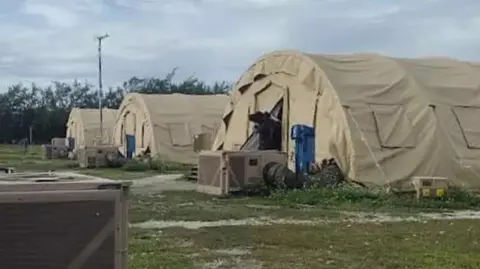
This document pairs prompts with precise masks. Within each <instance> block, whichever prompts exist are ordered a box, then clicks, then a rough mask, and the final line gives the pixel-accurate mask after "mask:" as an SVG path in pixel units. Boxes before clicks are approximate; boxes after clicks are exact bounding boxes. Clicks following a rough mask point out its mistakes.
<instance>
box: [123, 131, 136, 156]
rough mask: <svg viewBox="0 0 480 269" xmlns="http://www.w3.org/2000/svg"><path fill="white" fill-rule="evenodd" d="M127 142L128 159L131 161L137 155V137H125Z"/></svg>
mask: <svg viewBox="0 0 480 269" xmlns="http://www.w3.org/2000/svg"><path fill="white" fill-rule="evenodd" d="M125 136H126V140H127V159H131V158H132V157H133V154H134V153H135V136H134V135H125Z"/></svg>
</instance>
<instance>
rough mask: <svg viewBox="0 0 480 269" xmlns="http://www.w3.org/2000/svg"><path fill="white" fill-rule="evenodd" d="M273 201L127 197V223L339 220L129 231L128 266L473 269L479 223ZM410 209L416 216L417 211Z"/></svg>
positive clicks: (400, 206) (338, 202) (343, 199)
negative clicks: (364, 215)
mask: <svg viewBox="0 0 480 269" xmlns="http://www.w3.org/2000/svg"><path fill="white" fill-rule="evenodd" d="M275 195H277V196H272V197H269V198H261V197H231V198H228V199H218V198H214V197H211V196H207V195H203V194H200V193H196V192H187V191H184V192H162V193H160V194H152V195H139V194H134V195H133V197H132V206H131V215H130V221H131V222H132V223H138V222H142V221H146V220H151V219H154V220H164V221H184V220H191V221H214V220H225V219H237V220H239V219H245V218H259V217H271V218H273V219H275V218H286V219H296V220H297V219H298V220H301V219H304V220H312V219H325V220H332V221H333V220H338V221H339V222H336V223H329V222H325V223H320V222H319V223H316V224H315V225H286V224H284V225H276V224H274V225H264V226H246V225H244V226H220V227H210V228H199V229H185V228H180V227H178V228H164V229H161V230H141V229H138V228H132V229H131V241H130V253H131V266H132V267H131V268H187V269H188V268H237V269H243V268H245V269H252V268H253V269H256V268H382V269H383V268H385V269H390V268H396V269H413V268H415V269H417V268H420V269H434V268H452V269H453V268H472V269H474V268H480V267H479V266H480V256H478V251H480V241H479V239H478V238H480V237H479V236H480V226H479V225H478V224H479V223H480V221H478V220H440V221H437V220H429V221H420V222H392V223H364V224H360V223H353V222H341V221H340V220H341V219H340V218H343V217H345V216H344V215H342V213H341V212H339V210H338V209H341V210H357V211H358V210H363V211H367V209H368V206H370V205H371V203H370V202H364V201H363V200H362V199H358V200H355V199H353V198H352V197H350V196H348V195H346V194H343V196H340V197H336V198H332V196H328V195H324V196H323V198H322V199H323V201H324V203H321V202H320V201H322V200H321V199H320V198H318V197H317V198H316V200H315V201H316V202H315V203H313V202H310V205H301V204H302V203H304V204H307V202H308V200H306V201H305V200H301V199H293V197H289V196H288V195H299V196H300V193H292V194H288V193H284V194H275ZM307 195H313V194H312V193H308V194H307ZM332 195H333V194H332ZM338 195H340V194H338ZM282 197H283V198H282ZM315 197H316V196H315ZM328 197H330V198H328ZM334 197H335V196H334ZM349 197H350V198H349ZM282 199H285V200H282ZM387 201H388V202H387ZM390 201H391V200H386V201H383V202H379V203H380V204H379V205H378V206H376V207H375V208H376V210H378V211H389V212H390V213H392V214H400V215H402V216H405V215H412V214H413V212H412V210H409V207H408V203H392V202H390ZM416 210H420V211H422V208H421V207H420V205H418V207H417V209H416ZM439 210H443V208H442V207H427V211H439Z"/></svg>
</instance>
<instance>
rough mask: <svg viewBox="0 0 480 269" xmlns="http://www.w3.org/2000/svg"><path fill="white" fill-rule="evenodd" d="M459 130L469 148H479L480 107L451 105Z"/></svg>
mask: <svg viewBox="0 0 480 269" xmlns="http://www.w3.org/2000/svg"><path fill="white" fill-rule="evenodd" d="M452 111H453V114H454V115H455V118H456V119H457V122H458V125H459V126H460V130H461V132H462V135H463V137H464V139H465V143H466V144H467V147H468V148H470V149H480V124H479V123H478V117H479V116H480V107H453V108H452Z"/></svg>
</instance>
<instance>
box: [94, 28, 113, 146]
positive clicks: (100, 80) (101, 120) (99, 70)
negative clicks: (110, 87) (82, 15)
mask: <svg viewBox="0 0 480 269" xmlns="http://www.w3.org/2000/svg"><path fill="white" fill-rule="evenodd" d="M108 37H110V36H109V35H108V34H107V33H105V34H104V35H101V36H96V37H95V39H96V40H97V41H98V109H99V111H100V144H102V143H103V111H102V108H103V107H102V105H103V104H102V101H103V85H102V41H103V40H104V39H106V38H108Z"/></svg>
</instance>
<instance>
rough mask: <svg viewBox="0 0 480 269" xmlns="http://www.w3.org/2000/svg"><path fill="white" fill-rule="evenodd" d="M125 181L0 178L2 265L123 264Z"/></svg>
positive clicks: (80, 268) (115, 267) (82, 267)
mask: <svg viewBox="0 0 480 269" xmlns="http://www.w3.org/2000/svg"><path fill="white" fill-rule="evenodd" d="M128 200H129V184H128V183H124V182H120V181H114V180H96V179H81V178H78V179H77V178H73V179H72V178H68V177H62V176H61V175H53V174H52V175H48V174H45V173H42V174H38V175H35V174H28V175H24V176H22V175H19V174H12V176H3V177H1V179H0V214H1V216H2V221H1V222H0V237H1V238H2V240H0V260H1V261H2V262H1V263H2V268H19V269H20V268H76V269H90V268H104V269H126V268H127V246H128V240H127V229H128Z"/></svg>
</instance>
